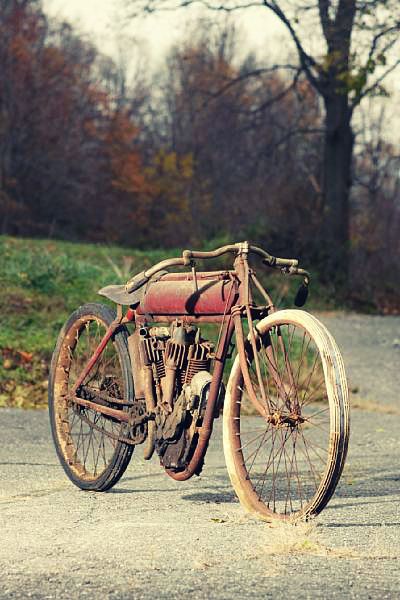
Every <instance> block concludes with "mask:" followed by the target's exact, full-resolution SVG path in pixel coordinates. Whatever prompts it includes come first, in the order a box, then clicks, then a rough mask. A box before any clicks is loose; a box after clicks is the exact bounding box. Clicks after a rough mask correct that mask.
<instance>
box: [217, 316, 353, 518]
mask: <svg viewBox="0 0 400 600" xmlns="http://www.w3.org/2000/svg"><path fill="white" fill-rule="evenodd" d="M256 330H257V332H256V335H257V356H258V362H259V366H260V369H259V373H260V374H261V382H260V379H259V376H258V375H257V369H256V364H255V363H256V361H255V360H254V356H253V351H252V347H251V344H250V342H249V341H248V342H247V343H246V355H247V358H248V364H249V372H250V378H251V381H252V384H253V389H254V391H255V393H256V396H257V405H255V404H253V403H252V402H251V400H250V398H249V395H248V394H247V392H246V389H245V387H244V380H243V374H242V370H241V366H240V362H239V358H236V360H235V363H234V365H233V368H232V372H231V375H230V379H229V383H228V387H227V395H226V400H225V406H224V452H225V459H226V463H227V467H228V472H229V475H230V478H231V481H232V485H233V487H234V489H235V491H236V493H237V495H238V497H239V500H240V501H241V503H242V504H243V505H244V506H245V508H246V509H247V510H248V511H250V512H253V513H255V514H257V515H258V516H259V517H260V518H261V519H264V520H271V519H273V518H279V519H287V520H289V519H291V520H296V519H300V518H304V519H307V518H308V517H310V516H312V515H316V514H318V513H319V512H320V511H321V510H322V509H323V508H324V506H325V505H326V504H327V502H328V501H329V499H330V497H331V496H332V494H333V492H334V490H335V487H336V485H337V483H338V481H339V478H340V475H341V472H342V469H343V465H344V461H345V457H346V452H347V445H348V437H349V405H348V391H347V382H346V377H345V373H344V367H343V361H342V358H341V355H340V352H339V350H338V348H337V346H336V344H335V342H334V340H333V338H332V336H331V335H330V334H329V333H328V332H327V330H326V329H325V327H324V326H323V325H322V324H321V323H320V322H319V321H318V320H317V319H315V317H312V316H311V315H309V314H308V313H305V312H303V311H300V310H282V311H278V312H276V313H273V314H271V315H270V316H268V317H266V318H265V319H263V320H262V321H261V322H260V323H258V324H257V326H256ZM262 387H263V388H264V390H262Z"/></svg>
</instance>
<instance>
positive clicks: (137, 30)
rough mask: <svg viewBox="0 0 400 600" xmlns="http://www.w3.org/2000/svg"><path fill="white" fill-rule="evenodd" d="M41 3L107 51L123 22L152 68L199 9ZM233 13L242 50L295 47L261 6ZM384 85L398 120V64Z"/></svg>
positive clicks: (275, 55) (76, 0) (111, 1)
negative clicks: (141, 13) (135, 13)
mask: <svg viewBox="0 0 400 600" xmlns="http://www.w3.org/2000/svg"><path fill="white" fill-rule="evenodd" d="M43 4H44V8H45V10H46V11H47V12H48V13H49V14H51V15H53V16H57V17H59V18H60V19H66V20H68V21H70V22H71V23H72V24H73V25H74V26H76V27H77V28H78V29H79V30H80V31H81V32H82V33H85V34H87V35H88V36H90V37H91V38H92V39H93V40H94V41H95V42H96V43H97V45H98V46H99V48H100V49H101V50H102V51H103V52H104V53H106V54H110V55H111V56H112V55H115V54H116V48H117V45H118V42H117V40H118V39H119V37H121V36H120V34H121V31H122V29H121V25H122V23H124V28H123V31H124V35H129V36H132V38H135V39H137V40H138V41H140V42H141V43H142V44H143V48H145V50H146V53H147V54H148V55H149V59H150V62H149V65H150V67H151V68H152V69H157V68H158V67H160V66H161V65H162V61H163V58H164V57H165V55H166V52H167V50H168V48H169V47H170V46H171V45H172V44H173V43H174V42H175V41H178V40H179V39H180V38H182V36H184V35H185V30H186V28H187V22H188V19H189V18H190V19H195V18H196V15H198V14H199V13H198V12H197V13H196V11H195V10H194V9H192V8H191V9H190V10H181V11H174V12H164V13H154V14H151V15H149V16H147V17H144V18H141V19H132V20H130V21H129V20H127V19H126V12H125V13H123V12H122V9H121V7H122V6H123V5H126V2H125V0H43ZM122 15H124V18H122ZM208 15H209V16H210V15H212V13H208ZM234 18H235V19H236V22H237V23H238V24H239V26H240V31H241V33H242V43H241V47H242V49H243V54H244V55H245V54H247V53H248V52H249V51H251V50H253V51H255V52H257V53H258V54H259V55H260V56H266V53H267V52H268V56H269V58H270V59H271V60H279V61H282V60H283V61H286V60H287V55H288V53H289V51H291V52H292V51H293V50H294V49H293V47H292V44H291V42H290V40H289V38H288V35H287V33H286V31H285V28H284V26H283V25H282V24H281V23H280V21H279V20H278V19H277V18H276V17H275V16H274V15H273V14H272V13H271V12H270V11H268V10H265V8H263V7H259V8H248V9H246V10H243V11H240V12H238V13H235V15H234ZM308 41H309V40H308ZM282 54H284V55H283V56H282ZM388 85H389V89H390V91H396V93H395V94H393V96H392V97H391V98H390V99H389V100H380V99H378V100H376V101H375V102H374V107H375V109H379V107H380V106H381V105H382V102H384V103H385V105H386V106H387V117H388V120H390V121H391V122H392V123H393V120H394V121H395V122H396V123H397V124H399V123H400V118H399V115H398V110H397V106H398V104H399V99H400V68H399V69H398V70H397V71H396V72H395V74H393V75H392V76H391V78H390V82H388ZM357 121H358V119H357ZM386 135H387V137H388V138H389V139H390V140H391V141H392V142H394V143H395V144H396V145H398V144H399V135H398V133H397V127H394V128H393V127H387V131H386Z"/></svg>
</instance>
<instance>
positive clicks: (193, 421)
mask: <svg viewBox="0 0 400 600" xmlns="http://www.w3.org/2000/svg"><path fill="white" fill-rule="evenodd" d="M224 254H232V255H233V257H234V262H233V268H231V269H229V270H219V271H206V272H202V271H198V270H197V268H196V261H197V260H207V259H212V258H216V257H220V256H222V255H224ZM250 255H252V256H258V257H259V258H261V260H262V262H263V263H264V264H265V265H266V266H268V267H271V268H273V269H280V270H281V271H282V272H283V273H284V274H288V275H300V276H302V277H303V282H302V283H301V286H300V288H299V291H298V293H297V296H296V299H295V304H296V305H297V306H303V304H304V303H305V301H306V298H307V293H308V286H309V282H310V275H309V273H308V272H307V271H305V270H304V269H301V268H299V266H298V261H297V260H295V259H282V258H276V257H274V256H271V255H270V254H268V253H267V252H265V251H264V250H262V249H261V248H259V247H257V246H253V245H250V244H249V243H248V242H242V243H236V244H232V245H227V246H224V247H222V248H218V249H216V250H214V251H212V252H196V251H191V250H185V251H184V252H183V254H182V257H181V258H174V259H169V260H164V261H162V262H160V263H158V264H156V265H155V266H153V267H152V268H150V269H147V270H146V271H143V272H142V273H139V274H138V275H136V276H135V277H133V278H132V279H130V280H129V281H128V282H127V284H126V285H111V286H107V287H105V288H103V289H102V290H100V291H99V294H101V295H103V296H105V297H106V298H108V299H109V300H112V301H113V302H115V303H116V305H117V310H116V311H113V310H111V309H110V308H109V307H108V306H105V305H103V304H95V303H92V304H85V305H83V306H81V307H80V308H78V309H77V310H76V311H75V312H74V313H73V314H72V315H71V316H70V318H69V319H68V321H67V322H66V324H65V325H64V327H63V328H62V330H61V332H60V335H59V337H58V341H57V344H56V347H55V350H54V354H53V358H52V363H51V371H50V378H49V409H50V421H51V429H52V434H53V439H54V443H55V447H56V450H57V454H58V457H59V459H60V462H61V464H62V466H63V468H64V470H65V472H66V474H67V475H68V477H69V478H70V479H71V480H72V482H73V483H74V484H75V485H77V486H78V487H80V488H81V489H84V490H96V491H105V490H107V489H109V488H111V487H112V486H113V485H115V483H116V482H117V481H118V480H119V479H120V477H121V476H122V474H123V473H124V471H125V469H126V468H127V466H128V464H129V461H130V458H131V455H132V452H133V450H134V448H135V446H140V445H142V448H143V457H144V459H145V460H149V459H150V458H151V457H152V455H153V453H154V452H156V453H157V455H158V457H159V460H160V463H161V466H162V467H163V468H164V469H165V471H166V473H167V474H168V475H169V476H170V477H172V478H173V479H175V480H179V481H184V480H186V479H189V478H190V477H191V476H192V475H194V474H196V475H199V474H200V472H201V470H202V468H203V464H204V456H205V454H206V451H207V447H208V442H209V439H210V436H211V433H212V429H213V422H214V419H215V418H218V417H219V416H220V414H221V412H222V414H223V447H224V454H225V460H226V464H227V468H228V473H229V476H230V479H231V482H232V485H233V487H234V489H235V492H236V494H237V496H238V498H239V500H240V502H241V503H242V505H243V506H244V507H245V508H246V509H247V510H248V511H250V512H252V513H254V514H255V515H257V516H258V517H260V518H261V519H264V520H267V521H268V520H271V519H273V518H278V519H285V520H292V521H293V520H297V519H308V518H310V517H312V516H314V515H316V514H318V513H319V512H320V511H321V510H322V509H323V508H324V506H325V505H326V504H327V502H328V501H329V499H330V497H331V496H332V494H333V492H334V490H335V487H336V485H337V483H338V481H339V478H340V475H341V472H342V470H343V465H344V462H345V458H346V452H347V446H348V438H349V403H348V389H347V382H346V376H345V371H344V366H343V361H342V358H341V355H340V352H339V350H338V348H337V345H336V343H335V341H334V339H333V337H332V336H331V335H330V333H329V332H328V331H327V329H326V328H325V326H324V325H323V324H322V323H320V322H319V321H318V320H317V319H316V318H315V317H314V316H312V315H310V314H308V313H307V312H304V311H302V310H298V309H285V310H277V309H276V308H275V307H274V304H273V302H272V300H271V297H270V295H269V294H268V292H267V291H265V289H264V288H263V286H262V285H261V283H260V281H259V279H258V278H257V277H256V274H255V270H254V267H253V266H250V264H249V256H250ZM178 266H182V267H188V269H187V270H186V271H184V272H168V271H166V270H165V269H167V268H170V267H178ZM257 297H258V299H260V298H261V299H262V300H261V303H260V300H258V302H259V303H257V301H256V300H257ZM123 307H126V310H123ZM210 324H213V325H212V326H211V325H210ZM213 328H214V329H215V330H216V332H217V333H216V334H215V343H212V342H211V341H210V339H207V332H210V331H211V329H213ZM208 337H210V336H208ZM233 352H235V353H236V356H235V358H234V360H233V365H232V367H231V370H230V375H229V380H228V382H227V387H226V390H225V386H224V382H223V373H224V367H225V365H226V363H228V364H232V361H231V356H232V354H233Z"/></svg>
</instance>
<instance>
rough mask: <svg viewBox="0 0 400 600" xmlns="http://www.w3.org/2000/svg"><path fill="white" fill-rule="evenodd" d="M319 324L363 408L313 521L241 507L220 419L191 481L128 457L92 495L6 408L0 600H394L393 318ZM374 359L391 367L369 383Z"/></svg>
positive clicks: (396, 417)
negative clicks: (337, 350)
mask: <svg viewBox="0 0 400 600" xmlns="http://www.w3.org/2000/svg"><path fill="white" fill-rule="evenodd" d="M323 319H324V320H325V322H327V323H328V325H329V326H330V327H331V329H332V331H333V332H334V333H335V334H336V336H337V338H338V341H339V342H340V344H341V346H342V347H343V350H344V355H345V358H346V362H347V363H348V367H349V373H350V379H351V384H352V385H353V386H355V387H358V388H359V389H360V392H359V393H358V394H361V393H363V394H364V392H367V396H366V397H369V398H370V399H371V400H373V405H372V408H373V410H369V411H367V410H362V409H355V410H354V411H353V414H352V437H351V444H350V451H349V456H348V460H347V465H346V467H345V471H344V474H343V476H342V479H341V482H340V484H339V486H338V489H337V491H336V494H335V496H334V497H333V499H332V500H331V502H330V503H329V505H328V507H327V508H326V509H325V510H324V511H323V512H322V514H321V515H320V516H319V517H318V518H317V519H316V520H314V521H313V522H312V523H311V524H300V525H298V526H288V525H286V526H284V525H277V526H270V525H268V524H265V523H262V522H258V521H256V520H254V519H253V518H250V517H248V516H247V515H246V514H245V513H244V512H243V510H242V508H241V507H240V505H239V503H238V502H237V500H236V499H235V496H234V494H233V491H232V489H231V486H230V483H229V480H228V477H227V473H226V469H225V466H224V459H223V453H222V443H221V427H220V425H221V424H220V423H217V426H216V430H215V432H214V436H213V441H212V444H211V446H210V449H209V453H208V455H207V458H206V466H205V468H204V471H203V474H202V475H201V477H199V478H193V479H191V480H189V481H188V482H185V483H178V482H175V481H173V480H171V479H170V478H168V477H167V476H166V475H165V474H164V473H163V472H162V470H161V469H160V467H159V465H158V464H157V460H156V459H153V460H152V461H151V462H149V463H147V462H145V461H143V460H142V459H141V458H140V451H137V453H136V455H135V453H134V455H133V457H132V461H131V464H130V466H129V468H128V470H127V472H126V474H125V476H124V478H123V479H122V480H121V482H120V483H119V484H118V485H117V486H116V487H115V488H114V489H113V490H111V491H110V492H108V493H105V494H97V493H87V492H81V491H79V490H78V489H77V488H75V487H74V486H73V485H72V484H70V482H69V481H68V480H67V478H66V477H65V475H64V472H63V471H62V469H61V467H60V466H59V464H58V461H57V458H56V456H55V452H54V450H53V447H52V442H51V439H50V432H49V426H48V419H47V414H46V412H45V411H36V412H32V411H18V410H10V409H5V410H2V411H1V412H0V440H1V444H0V504H1V506H0V597H1V598H63V599H64V598H65V599H75V598H85V597H87V598H110V599H111V598H115V599H117V598H120V599H125V598H126V599H128V598H134V599H138V600H139V599H141V598H143V599H145V598H146V599H147V598H168V599H169V598H181V599H182V598H191V599H197V598H199V599H200V598H202V599H203V598H213V599H214V598H216V599H231V598H235V599H236V598H237V599H239V598H240V599H242V598H280V597H281V596H284V597H285V598H289V599H290V598H379V599H380V598H400V567H399V564H400V562H399V558H400V502H399V488H400V460H399V457H400V438H399V430H400V404H399V403H398V389H399V384H400V380H399V374H398V371H397V370H395V369H392V367H391V366H390V365H391V364H392V363H391V362H390V361H394V362H393V364H394V363H395V361H397V364H398V359H399V356H400V350H399V349H398V348H397V346H396V344H395V343H394V342H395V340H396V338H398V337H400V335H398V334H397V335H396V328H397V330H398V329H399V324H400V319H395V318H392V320H390V319H389V321H386V320H383V321H382V322H381V321H374V320H373V319H376V318H371V317H362V318H361V323H362V327H360V328H359V329H360V331H361V332H362V333H361V335H360V334H359V335H356V334H354V332H353V328H354V327H355V324H354V320H352V319H356V322H357V323H358V322H359V321H358V320H357V319H358V317H357V318H356V317H355V316H354V317H343V316H342V317H334V318H328V317H327V316H326V315H325V316H323ZM346 319H348V320H347V327H346ZM371 319H372V321H371ZM377 325H378V326H379V327H377ZM379 328H380V330H381V337H380V338H378V337H377V335H376V330H377V329H379ZM354 331H356V329H354ZM368 331H369V334H368ZM374 331H375V334H374V333H373V332H374ZM352 332H353V333H352ZM382 332H383V333H382ZM377 339H380V340H381V341H380V345H379V344H378V343H377V341H376V340H377ZM386 339H387V342H386V341H385V342H382V340H386ZM368 353H369V354H368ZM382 354H383V355H384V357H385V360H386V356H387V358H388V360H389V365H388V366H387V367H383V368H382V369H381V370H377V373H379V375H377V376H376V377H375V375H374V369H375V366H376V363H377V361H378V362H379V360H381V355H382ZM368 356H369V357H370V359H369V360H370V362H369V363H368V369H367V368H366V367H365V369H364V361H365V360H367V359H368ZM358 364H359V365H361V371H360V369H359V368H358V367H357V365H358ZM385 369H387V370H385ZM367 372H368V373H367ZM366 373H367V374H366ZM368 377H369V378H370V380H368V379H367V378H368ZM378 377H379V379H378ZM368 381H370V383H372V388H371V386H370V385H368ZM379 381H381V386H382V387H380V385H379V383H378V382H379ZM371 390H372V391H371ZM380 390H382V391H380ZM358 394H357V395H358ZM381 406H382V410H381V409H380V407H381ZM369 408H371V406H370V407H369Z"/></svg>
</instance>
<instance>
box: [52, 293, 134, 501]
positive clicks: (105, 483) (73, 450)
mask: <svg viewBox="0 0 400 600" xmlns="http://www.w3.org/2000/svg"><path fill="white" fill-rule="evenodd" d="M115 316H116V315H115V311H113V310H111V309H110V308H108V307H107V306H104V305H102V304H85V305H83V306H81V307H80V308H78V310H76V311H75V312H73V313H72V315H71V316H70V317H69V319H68V321H67V322H66V323H65V325H64V327H63V328H62V330H61V332H60V334H59V336H58V340H57V344H56V347H55V350H54V353H53V358H52V361H51V368H50V376H49V413H50V425H51V432H52V435H53V440H54V444H55V447H56V451H57V455H58V458H59V460H60V462H61V465H62V467H63V469H64V471H65V472H66V474H67V475H68V477H69V478H70V479H71V481H72V482H73V483H74V484H75V485H76V486H78V487H79V488H81V489H82V490H94V491H105V490H108V489H110V488H111V487H112V486H113V485H115V484H116V483H117V481H118V480H119V479H120V478H121V476H122V475H123V473H124V472H125V469H126V468H127V466H128V464H129V461H130V458H131V456H132V452H133V446H132V445H131V444H127V443H125V442H123V441H119V439H118V438H119V437H123V436H124V435H126V427H127V426H126V424H124V423H120V422H119V421H117V420H116V419H112V418H110V417H107V416H105V415H102V414H101V413H99V412H97V411H94V410H93V409H89V408H85V407H82V406H80V405H77V404H73V403H72V402H71V401H69V400H67V394H68V392H69V390H70V389H71V388H72V387H73V385H74V383H75V381H76V379H77V377H78V376H79V374H80V373H81V371H82V369H83V367H84V366H85V364H86V363H87V362H88V360H89V358H90V356H91V355H92V354H93V352H94V350H95V348H96V347H97V345H98V344H99V342H100V340H101V339H102V337H103V336H104V334H105V332H106V330H107V329H108V327H109V326H110V325H111V323H112V322H113V321H114V320H115ZM127 335H128V332H127V330H126V328H125V327H119V328H118V329H117V332H116V333H115V334H114V336H113V337H112V338H111V339H110V341H109V342H108V344H107V346H106V348H105V349H104V351H103V353H102V354H101V356H100V357H99V359H98V361H97V362H96V364H95V365H94V367H93V368H92V370H91V371H90V372H89V374H88V375H87V377H86V378H85V380H84V381H83V384H82V386H81V390H80V391H79V392H77V393H79V395H81V394H83V395H81V397H85V394H90V393H94V394H95V393H96V392H97V393H103V394H104V395H105V396H107V398H111V402H110V401H109V400H107V402H108V404H109V405H110V406H113V403H112V399H113V398H115V399H116V400H127V401H130V402H133V400H134V389H133V380H132V374H131V364H130V359H129V352H128V346H127ZM89 399H90V395H89ZM114 408H119V409H120V408H121V404H118V403H117V402H116V403H115V406H114ZM122 409H123V410H125V411H126V410H128V407H127V406H122Z"/></svg>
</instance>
